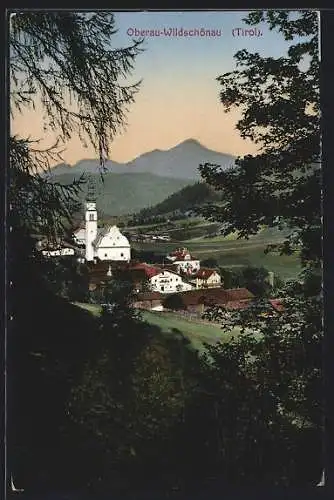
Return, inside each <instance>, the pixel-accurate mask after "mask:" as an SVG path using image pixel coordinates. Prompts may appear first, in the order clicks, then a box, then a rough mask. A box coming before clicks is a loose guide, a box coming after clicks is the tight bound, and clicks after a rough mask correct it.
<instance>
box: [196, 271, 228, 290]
mask: <svg viewBox="0 0 334 500" xmlns="http://www.w3.org/2000/svg"><path fill="white" fill-rule="evenodd" d="M191 283H194V285H195V286H196V288H217V287H220V286H222V282H221V276H220V274H219V273H217V271H216V270H215V269H208V268H201V269H200V270H199V271H197V273H196V274H195V275H194V276H193V277H192V279H191Z"/></svg>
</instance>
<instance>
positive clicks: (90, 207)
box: [87, 203, 96, 210]
mask: <svg viewBox="0 0 334 500" xmlns="http://www.w3.org/2000/svg"><path fill="white" fill-rule="evenodd" d="M87 210H96V205H95V203H87Z"/></svg>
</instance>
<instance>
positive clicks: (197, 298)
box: [173, 288, 254, 306]
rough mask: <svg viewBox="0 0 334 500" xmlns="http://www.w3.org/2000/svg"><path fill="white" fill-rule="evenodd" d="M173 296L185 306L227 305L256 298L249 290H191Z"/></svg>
mask: <svg viewBox="0 0 334 500" xmlns="http://www.w3.org/2000/svg"><path fill="white" fill-rule="evenodd" d="M173 295H178V296H179V297H180V299H181V300H182V302H183V304H184V305H185V306H192V305H199V304H205V305H220V304H224V305H226V304H228V303H231V302H238V301H244V300H250V299H252V298H253V297H254V295H253V294H252V293H251V292H250V291H249V290H247V288H233V289H228V290H226V289H223V288H211V289H203V290H189V291H186V292H181V293H178V294H173Z"/></svg>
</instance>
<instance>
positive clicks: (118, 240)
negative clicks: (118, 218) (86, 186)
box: [85, 200, 131, 262]
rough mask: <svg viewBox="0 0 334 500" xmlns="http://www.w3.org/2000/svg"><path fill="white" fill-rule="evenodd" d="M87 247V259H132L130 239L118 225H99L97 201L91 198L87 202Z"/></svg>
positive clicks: (123, 260)
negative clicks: (100, 226) (101, 226)
mask: <svg viewBox="0 0 334 500" xmlns="http://www.w3.org/2000/svg"><path fill="white" fill-rule="evenodd" d="M85 247H86V250H85V258H86V261H93V260H94V259H95V258H98V259H100V260H112V261H122V262H130V260H131V247H130V243H129V240H128V239H127V238H126V237H125V236H124V235H123V234H122V233H121V232H120V230H119V229H118V227H117V226H108V227H104V228H98V227H97V210H96V202H95V201H91V200H90V201H87V202H86V214H85Z"/></svg>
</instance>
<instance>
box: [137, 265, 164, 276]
mask: <svg viewBox="0 0 334 500" xmlns="http://www.w3.org/2000/svg"><path fill="white" fill-rule="evenodd" d="M129 270H130V271H143V272H144V274H145V276H146V277H147V278H153V276H156V275H157V274H160V273H161V271H162V270H161V269H160V268H159V267H155V266H151V265H150V264H146V263H144V262H142V263H138V264H133V265H130V266H129Z"/></svg>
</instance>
